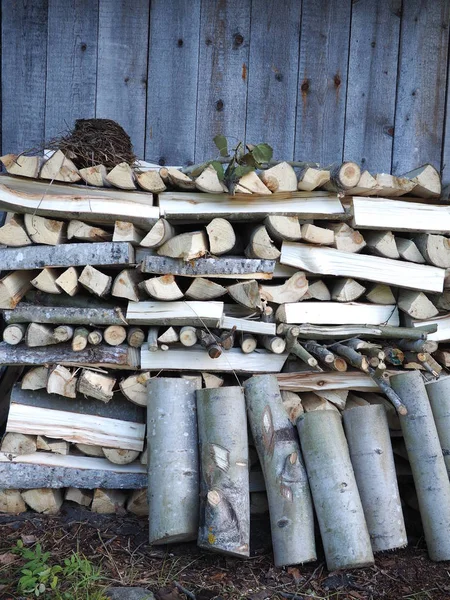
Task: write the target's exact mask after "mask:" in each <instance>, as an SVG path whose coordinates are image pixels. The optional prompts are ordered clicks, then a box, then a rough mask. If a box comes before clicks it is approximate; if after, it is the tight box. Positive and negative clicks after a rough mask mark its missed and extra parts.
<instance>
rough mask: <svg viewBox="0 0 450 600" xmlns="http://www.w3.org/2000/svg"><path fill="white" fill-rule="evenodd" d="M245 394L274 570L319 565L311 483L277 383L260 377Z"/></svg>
mask: <svg viewBox="0 0 450 600" xmlns="http://www.w3.org/2000/svg"><path fill="white" fill-rule="evenodd" d="M244 388H245V399H246V403H247V408H248V418H249V422H250V427H251V430H252V434H253V439H254V440H255V445H256V449H257V451H258V456H259V460H260V463H261V467H262V470H263V473H264V479H265V482H266V490H267V497H268V501H269V512H270V523H271V530H272V545H273V552H274V560H275V565H276V566H277V567H281V566H283V565H292V564H297V563H304V562H309V561H312V560H316V549H315V543H314V517H313V508H312V502H311V493H310V490H309V486H308V478H307V475H306V471H305V468H304V465H303V461H302V457H301V452H300V446H299V444H298V440H297V435H296V432H295V427H294V426H293V425H292V423H291V422H290V420H289V418H288V416H287V414H286V410H285V408H284V406H283V401H282V398H281V394H280V389H279V387H278V382H277V378H276V376H275V375H257V376H254V377H252V378H251V379H249V380H247V381H246V382H245V385H244Z"/></svg>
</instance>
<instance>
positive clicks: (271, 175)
mask: <svg viewBox="0 0 450 600" xmlns="http://www.w3.org/2000/svg"><path fill="white" fill-rule="evenodd" d="M261 180H262V181H263V183H264V184H265V185H266V186H267V187H268V188H269V189H270V190H271V191H272V192H294V191H295V190H296V189H297V175H296V174H295V171H294V169H293V168H292V167H291V165H290V164H288V163H287V162H281V163H278V164H277V165H275V166H274V167H270V169H266V170H264V171H262V173H261Z"/></svg>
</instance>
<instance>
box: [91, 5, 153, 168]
mask: <svg viewBox="0 0 450 600" xmlns="http://www.w3.org/2000/svg"><path fill="white" fill-rule="evenodd" d="M149 10H150V2H148V0H133V3H132V4H130V2H127V1H126V0H99V38H98V63H97V106H96V116H97V117H100V118H107V119H114V120H115V121H117V122H118V123H119V124H120V125H122V127H123V128H124V129H125V131H126V132H127V133H128V135H129V136H130V137H131V141H132V142H133V148H134V152H135V153H136V155H137V157H138V158H142V157H143V156H144V145H145V109H146V97H147V55H148V51H147V49H148V28H149ZM160 59H161V62H162V63H163V62H164V57H160Z"/></svg>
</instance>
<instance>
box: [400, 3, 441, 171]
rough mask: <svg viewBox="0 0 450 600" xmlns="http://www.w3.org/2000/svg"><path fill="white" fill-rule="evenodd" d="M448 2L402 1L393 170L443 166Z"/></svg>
mask: <svg viewBox="0 0 450 600" xmlns="http://www.w3.org/2000/svg"><path fill="white" fill-rule="evenodd" d="M449 14H450V4H449V3H448V2H447V1H446V0H435V1H434V2H423V1H422V0H409V1H408V2H404V3H403V15H402V29H401V38H400V40H401V42H400V56H399V79H398V84H397V106H396V113H395V136H394V153H393V161H392V170H393V173H395V174H396V175H401V174H402V173H404V172H406V171H409V170H411V169H414V168H416V167H418V166H420V165H422V164H424V163H431V164H432V165H433V166H435V167H437V168H438V169H439V165H440V160H441V145H442V137H443V120H444V112H445V88H446V77H447V57H448V37H449V36H448V28H449Z"/></svg>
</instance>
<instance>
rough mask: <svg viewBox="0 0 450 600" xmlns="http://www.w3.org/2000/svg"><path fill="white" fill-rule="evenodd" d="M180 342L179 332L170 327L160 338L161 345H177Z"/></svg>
mask: <svg viewBox="0 0 450 600" xmlns="http://www.w3.org/2000/svg"><path fill="white" fill-rule="evenodd" d="M179 341H180V336H179V335H178V331H177V330H176V329H174V328H173V327H169V328H168V329H166V331H164V333H162V334H161V335H160V336H159V337H158V342H160V343H161V344H176V343H177V342H179Z"/></svg>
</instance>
